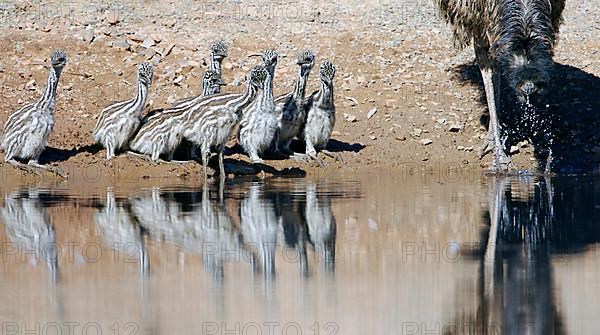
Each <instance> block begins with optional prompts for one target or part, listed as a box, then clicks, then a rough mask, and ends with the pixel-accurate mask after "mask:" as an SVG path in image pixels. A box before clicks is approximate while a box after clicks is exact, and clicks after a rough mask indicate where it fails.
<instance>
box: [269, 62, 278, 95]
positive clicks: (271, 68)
mask: <svg viewBox="0 0 600 335" xmlns="http://www.w3.org/2000/svg"><path fill="white" fill-rule="evenodd" d="M275 66H276V64H271V65H270V66H267V72H269V77H270V78H269V89H270V90H271V92H273V80H275Z"/></svg>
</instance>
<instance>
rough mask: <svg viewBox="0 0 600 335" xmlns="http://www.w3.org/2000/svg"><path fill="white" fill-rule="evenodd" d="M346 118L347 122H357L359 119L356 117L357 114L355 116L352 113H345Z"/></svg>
mask: <svg viewBox="0 0 600 335" xmlns="http://www.w3.org/2000/svg"><path fill="white" fill-rule="evenodd" d="M344 120H346V122H356V121H358V120H357V119H356V116H354V115H352V114H348V113H344Z"/></svg>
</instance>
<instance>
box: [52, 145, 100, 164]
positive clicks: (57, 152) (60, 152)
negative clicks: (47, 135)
mask: <svg viewBox="0 0 600 335" xmlns="http://www.w3.org/2000/svg"><path fill="white" fill-rule="evenodd" d="M100 150H102V147H101V146H99V145H97V144H92V145H86V146H83V147H81V148H73V149H58V148H52V147H46V149H45V150H44V152H43V153H42V155H41V156H40V164H49V163H58V162H64V161H67V160H69V158H71V157H73V156H77V155H78V154H80V153H84V152H89V153H91V154H92V155H94V154H96V153H98V152H99V151H100Z"/></svg>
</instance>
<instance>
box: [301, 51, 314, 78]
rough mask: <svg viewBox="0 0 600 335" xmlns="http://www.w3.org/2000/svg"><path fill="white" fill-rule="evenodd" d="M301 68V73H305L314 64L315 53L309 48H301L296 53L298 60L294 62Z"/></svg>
mask: <svg viewBox="0 0 600 335" xmlns="http://www.w3.org/2000/svg"><path fill="white" fill-rule="evenodd" d="M296 64H298V66H300V69H301V70H302V75H305V74H307V73H308V72H310V70H312V68H313V66H314V65H315V54H314V53H313V52H312V51H310V50H302V51H301V52H300V53H299V54H298V61H297V62H296Z"/></svg>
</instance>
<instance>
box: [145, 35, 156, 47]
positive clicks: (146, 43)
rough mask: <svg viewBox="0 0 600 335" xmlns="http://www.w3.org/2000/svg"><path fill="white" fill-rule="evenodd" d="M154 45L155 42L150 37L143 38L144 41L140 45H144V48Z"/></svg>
mask: <svg viewBox="0 0 600 335" xmlns="http://www.w3.org/2000/svg"><path fill="white" fill-rule="evenodd" d="M155 45H156V43H154V39H152V38H146V39H145V40H144V43H142V47H144V48H146V49H148V48H151V47H153V46H155Z"/></svg>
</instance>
